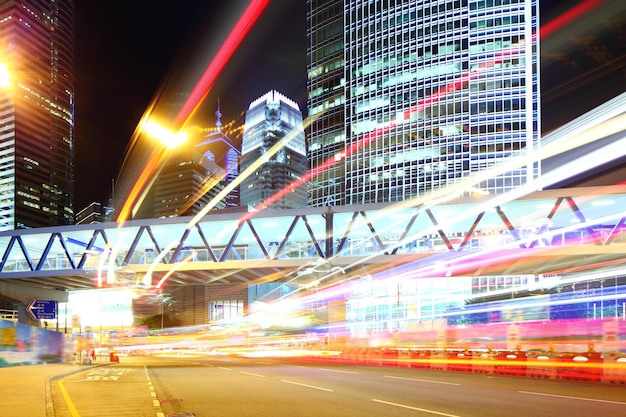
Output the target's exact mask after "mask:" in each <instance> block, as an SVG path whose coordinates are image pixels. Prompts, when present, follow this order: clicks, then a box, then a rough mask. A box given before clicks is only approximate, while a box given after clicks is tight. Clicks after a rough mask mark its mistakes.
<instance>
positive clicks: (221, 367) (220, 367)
mask: <svg viewBox="0 0 626 417" xmlns="http://www.w3.org/2000/svg"><path fill="white" fill-rule="evenodd" d="M217 368H218V369H223V370H225V371H232V369H230V368H224V367H223V366H218V367H217Z"/></svg>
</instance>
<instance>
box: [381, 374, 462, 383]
mask: <svg viewBox="0 0 626 417" xmlns="http://www.w3.org/2000/svg"><path fill="white" fill-rule="evenodd" d="M385 378H391V379H405V380H407V381H417V382H428V383H429V384H444V385H461V384H457V383H456V382H443V381H433V380H432V379H418V378H404V377H401V376H390V375H385Z"/></svg>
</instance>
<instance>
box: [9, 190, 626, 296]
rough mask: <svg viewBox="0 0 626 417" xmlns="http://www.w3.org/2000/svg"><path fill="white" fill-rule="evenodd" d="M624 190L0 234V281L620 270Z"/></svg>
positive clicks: (126, 282) (158, 281)
mask: <svg viewBox="0 0 626 417" xmlns="http://www.w3.org/2000/svg"><path fill="white" fill-rule="evenodd" d="M625 207H626V187H624V186H610V187H591V188H572V189H561V190H552V191H540V192H535V193H531V194H529V195H527V196H524V197H522V198H517V199H513V200H509V201H507V199H506V198H505V197H504V196H502V195H498V196H484V195H478V196H472V197H468V196H466V197H458V198H454V199H445V200H444V201H411V202H403V203H399V204H388V205H362V206H346V207H323V208H307V209H301V210H280V211H263V212H245V213H220V212H219V211H217V212H215V213H213V214H209V215H207V216H205V217H204V218H202V219H200V220H199V221H197V222H193V221H192V220H193V219H192V218H185V217H176V218H163V219H150V220H139V221H129V222H126V223H124V224H117V223H103V224H91V225H75V226H63V227H52V228H42V229H29V230H18V231H11V232H3V233H0V256H1V261H0V280H11V281H13V282H15V283H21V284H24V285H29V286H37V287H43V288H49V289H63V290H78V289H89V288H97V287H106V286H131V287H147V288H150V287H152V288H153V287H164V286H172V285H190V284H211V283H230V284H233V283H252V282H268V281H275V280H293V279H296V280H302V281H306V280H312V279H319V278H322V279H324V278H325V277H328V279H330V276H333V277H334V278H333V279H346V278H352V277H356V276H360V275H364V274H368V273H371V272H372V271H380V270H383V269H386V268H390V267H399V266H402V268H403V270H407V268H408V269H409V270H412V271H414V274H415V276H417V277H419V276H424V277H437V276H480V275H527V274H564V273H576V272H580V271H587V272H588V271H596V270H607V269H608V270H610V271H615V270H618V269H620V268H621V267H622V264H623V262H624V252H625V250H626V245H625V244H626V240H625V236H624V219H625V216H626V209H625Z"/></svg>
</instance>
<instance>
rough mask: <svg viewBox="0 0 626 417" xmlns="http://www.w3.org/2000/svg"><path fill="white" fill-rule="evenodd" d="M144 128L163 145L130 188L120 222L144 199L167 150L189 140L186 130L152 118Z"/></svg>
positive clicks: (154, 152) (119, 218) (155, 151)
mask: <svg viewBox="0 0 626 417" xmlns="http://www.w3.org/2000/svg"><path fill="white" fill-rule="evenodd" d="M142 129H143V131H144V132H145V133H147V134H148V135H150V136H152V137H153V138H155V139H158V140H159V141H160V142H161V144H162V145H163V146H159V147H157V148H155V150H154V151H153V153H152V155H151V156H150V159H149V160H148V163H147V164H146V166H145V167H144V168H143V170H142V171H141V173H140V174H139V178H138V179H137V181H136V182H135V184H134V185H133V188H132V189H131V190H130V193H129V194H128V197H127V199H126V202H125V203H124V205H123V206H122V209H121V210H120V213H119V215H118V217H117V221H118V222H124V221H126V219H127V218H128V217H129V215H130V213H131V211H132V210H133V207H134V205H135V202H136V201H138V200H141V199H143V197H142V195H145V193H146V192H147V190H148V189H149V188H150V185H151V182H153V181H154V180H155V175H156V174H157V173H158V172H159V170H160V167H159V166H160V165H161V163H162V162H163V161H164V160H165V156H166V154H167V150H168V149H172V148H175V147H176V146H178V145H180V144H182V143H183V142H185V141H186V140H187V134H186V133H185V132H182V131H178V132H173V131H171V130H169V129H167V128H166V127H164V126H162V125H160V124H158V123H156V122H154V121H152V120H147V121H146V122H145V123H144V124H143V126H142Z"/></svg>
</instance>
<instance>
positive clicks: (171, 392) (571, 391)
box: [51, 356, 626, 417]
mask: <svg viewBox="0 0 626 417" xmlns="http://www.w3.org/2000/svg"><path fill="white" fill-rule="evenodd" d="M51 390H52V397H53V401H54V410H55V415H56V416H57V417H64V416H71V417H79V416H82V417H99V416H129V417H130V416H156V417H192V416H197V417H200V416H237V417H240V416H241V417H243V416H254V417H265V416H268V417H270V416H271V417H282V416H289V417H298V416H302V417H308V416H311V417H319V416H337V417H341V416H346V417H347V416H350V417H354V416H394V417H403V416H451V417H452V416H459V417H474V416H481V417H489V416H493V417H506V416H516V417H517V416H524V417H533V416H541V417H543V416H557V415H558V416H568V417H589V416H597V417H600V416H620V415H626V385H615V384H603V383H586V382H578V381H561V380H537V379H531V378H520V377H509V376H501V375H483V374H475V373H464V372H451V371H447V372H445V371H434V370H421V369H407V368H396V367H373V366H350V365H340V364H337V365H336V364H314V363H304V362H301V363H300V362H294V361H288V360H276V359H264V358H236V357H211V356H207V357H192V356H178V357H132V358H127V357H123V358H121V362H120V363H119V364H112V365H109V366H104V367H101V368H94V369H91V370H88V371H85V372H81V373H77V374H73V375H69V376H66V377H64V378H60V379H58V380H56V381H54V382H53V383H52V387H51Z"/></svg>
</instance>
